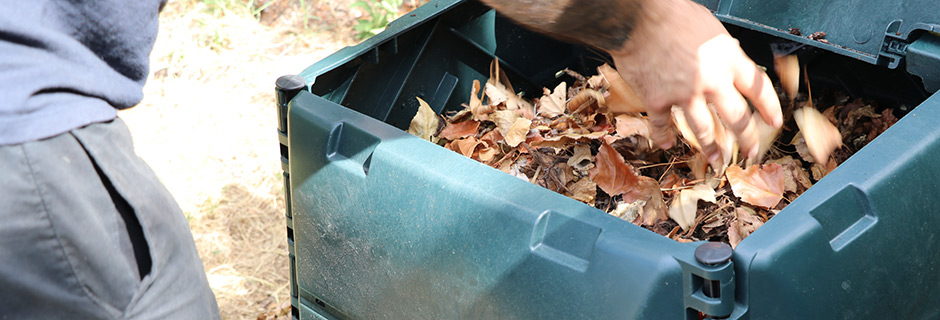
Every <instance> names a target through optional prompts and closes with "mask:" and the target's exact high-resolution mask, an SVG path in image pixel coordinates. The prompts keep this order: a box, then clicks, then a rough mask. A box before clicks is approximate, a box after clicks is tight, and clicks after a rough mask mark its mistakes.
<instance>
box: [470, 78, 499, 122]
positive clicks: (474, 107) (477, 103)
mask: <svg viewBox="0 0 940 320" xmlns="http://www.w3.org/2000/svg"><path fill="white" fill-rule="evenodd" d="M479 92H480V80H476V79H474V80H473V88H472V89H471V91H470V113H471V114H473V119H474V120H479V121H482V120H489V114H490V113H491V112H493V110H495V109H494V108H493V106H491V105H489V104H486V105H484V104H483V99H482V98H481V97H480V96H478V93H479Z"/></svg>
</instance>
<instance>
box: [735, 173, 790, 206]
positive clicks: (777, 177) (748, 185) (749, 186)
mask: <svg viewBox="0 0 940 320" xmlns="http://www.w3.org/2000/svg"><path fill="white" fill-rule="evenodd" d="M725 176H726V177H727V178H728V182H729V183H731V191H732V192H734V195H735V196H738V197H739V198H741V200H742V201H744V202H747V203H750V204H752V205H755V206H761V207H764V208H773V207H774V206H776V205H777V203H778V202H780V199H783V188H784V185H783V183H784V181H783V179H784V177H783V167H781V166H780V165H779V164H776V163H770V164H765V165H763V166H761V165H753V166H749V167H747V169H741V167H739V166H738V165H737V164H733V165H731V166H730V167H728V170H727V171H726V172H725Z"/></svg>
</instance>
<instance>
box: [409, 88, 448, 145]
mask: <svg viewBox="0 0 940 320" xmlns="http://www.w3.org/2000/svg"><path fill="white" fill-rule="evenodd" d="M416 99H418V104H419V105H420V106H419V107H418V112H417V113H415V116H414V118H411V125H409V126H408V133H410V134H413V135H415V136H417V137H419V138H421V139H424V140H428V141H431V142H435V143H436V142H437V137H435V136H434V134H435V133H437V128H438V126H439V125H440V120H438V118H437V114H436V113H434V110H431V106H430V105H428V103H427V102H424V100H421V98H416Z"/></svg>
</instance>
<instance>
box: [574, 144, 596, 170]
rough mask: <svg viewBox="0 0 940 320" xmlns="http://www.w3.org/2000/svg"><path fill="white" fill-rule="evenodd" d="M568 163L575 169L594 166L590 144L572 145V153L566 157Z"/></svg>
mask: <svg viewBox="0 0 940 320" xmlns="http://www.w3.org/2000/svg"><path fill="white" fill-rule="evenodd" d="M568 165H569V166H571V167H572V168H575V169H577V170H584V169H590V168H592V167H593V166H594V156H592V155H591V146H589V145H586V144H579V145H576V146H574V154H572V155H571V157H570V158H568Z"/></svg>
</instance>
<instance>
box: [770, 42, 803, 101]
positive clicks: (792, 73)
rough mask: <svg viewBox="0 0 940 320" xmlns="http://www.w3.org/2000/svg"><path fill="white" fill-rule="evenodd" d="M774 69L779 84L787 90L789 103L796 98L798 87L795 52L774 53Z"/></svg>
mask: <svg viewBox="0 0 940 320" xmlns="http://www.w3.org/2000/svg"><path fill="white" fill-rule="evenodd" d="M774 71H776V72H777V77H779V78H780V85H781V86H782V87H783V89H784V91H786V92H787V97H788V98H790V103H791V104H792V103H793V99H794V98H796V92H797V91H798V90H799V89H800V61H799V59H797V57H796V55H795V54H791V55H777V54H775V55H774Z"/></svg>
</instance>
